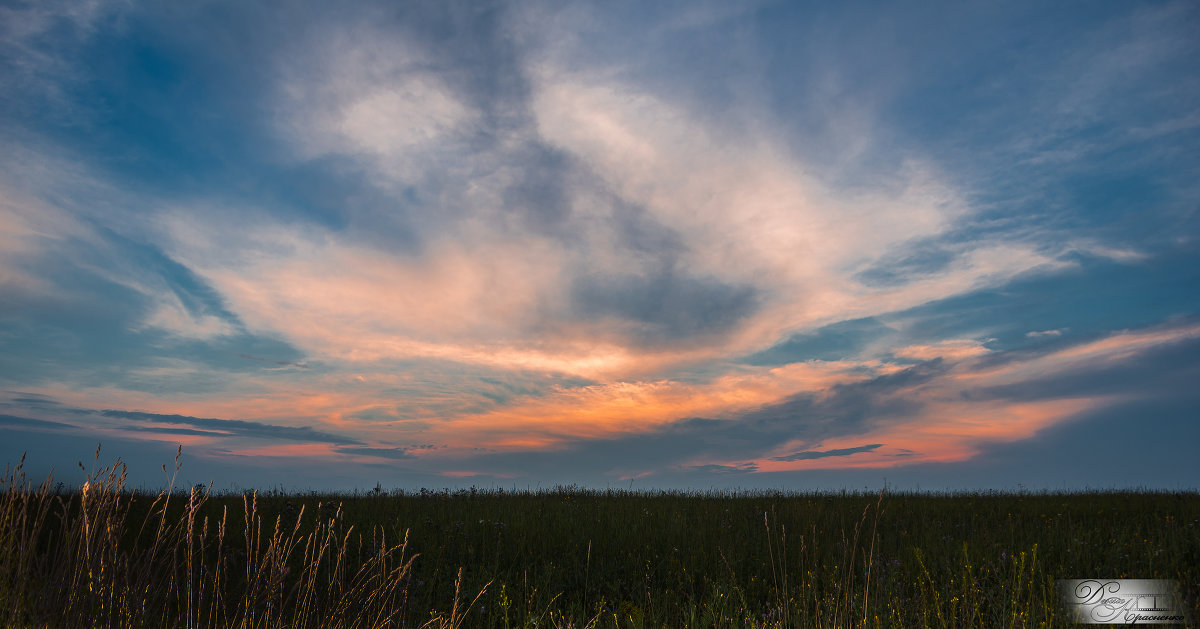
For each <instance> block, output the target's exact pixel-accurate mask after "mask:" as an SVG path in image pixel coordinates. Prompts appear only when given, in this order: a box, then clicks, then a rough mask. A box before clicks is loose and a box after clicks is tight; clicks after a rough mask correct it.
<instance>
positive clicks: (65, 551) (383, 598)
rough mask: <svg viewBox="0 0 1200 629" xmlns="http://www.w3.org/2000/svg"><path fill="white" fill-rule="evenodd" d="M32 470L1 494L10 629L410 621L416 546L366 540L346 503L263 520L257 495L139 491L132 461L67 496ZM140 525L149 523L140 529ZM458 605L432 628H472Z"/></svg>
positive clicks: (1, 590)
mask: <svg viewBox="0 0 1200 629" xmlns="http://www.w3.org/2000/svg"><path fill="white" fill-rule="evenodd" d="M98 457H99V450H97V458H98ZM178 461H179V459H178V456H177V457H176V471H178V469H179V468H178ZM24 462H25V459H24V457H22V459H21V462H20V463H18V464H17V465H16V466H9V467H8V468H7V469H6V470H5V475H4V477H3V479H2V483H3V493H0V622H3V624H4V626H8V627H24V626H38V627H40V626H49V627H187V628H191V627H385V626H399V625H401V624H402V622H403V618H402V615H403V613H404V612H405V609H406V604H407V600H408V590H409V584H410V583H411V571H412V565H413V560H414V559H415V558H416V555H410V554H409V552H408V540H407V536H406V535H404V536H399V537H397V536H391V537H389V535H388V533H387V529H386V528H385V527H383V526H378V527H374V528H373V529H371V530H370V531H369V532H368V533H366V534H363V533H360V532H358V531H356V530H355V527H353V526H351V525H348V524H347V523H346V522H345V519H344V517H343V514H342V509H341V506H340V505H339V504H336V503H330V502H319V503H317V505H316V508H315V509H313V511H312V512H311V513H306V506H304V505H302V506H300V507H298V508H296V509H295V511H294V512H292V513H290V514H282V513H281V514H277V515H276V516H275V517H274V518H273V519H272V518H269V517H267V518H265V517H264V514H263V513H262V512H261V510H260V507H259V500H258V495H257V493H252V494H248V495H245V496H242V497H241V498H240V500H231V499H226V500H224V501H223V502H224V504H220V505H216V504H209V498H210V496H209V491H208V490H207V489H205V488H203V487H193V488H191V490H190V491H187V492H175V491H172V488H171V487H168V488H167V489H165V490H163V491H162V492H159V493H158V494H156V495H146V494H143V493H139V492H134V491H128V490H127V489H126V487H125V481H126V472H127V470H126V467H125V465H124V464H122V463H120V462H117V463H115V464H113V465H111V466H109V467H104V468H100V469H99V470H98V471H95V472H92V473H90V474H88V476H87V480H86V482H84V483H83V484H82V485H81V486H80V488H79V490H78V491H77V492H76V491H72V492H69V493H64V492H61V491H55V490H53V489H52V483H53V479H52V478H47V479H46V480H45V481H43V482H42V483H41V484H40V485H38V486H36V487H35V486H33V485H32V483H31V482H30V481H29V479H27V478H26V476H25V472H24V470H23V466H24ZM81 467H82V465H81ZM165 469H166V468H165V466H164V471H165ZM85 471H86V470H85ZM230 503H233V504H232V505H231V504H230ZM239 503H240V504H239ZM231 506H232V507H234V508H233V509H231V508H230V507H231ZM238 507H240V509H238ZM239 510H240V514H239V513H237V511H239ZM134 514H143V515H142V517H141V519H140V520H131V516H133V515H134ZM460 584H461V581H460ZM451 604H452V608H451V612H450V614H449V615H448V616H447V615H440V614H432V615H431V617H430V618H428V619H427V620H426V622H425V623H423V624H424V625H425V626H436V627H458V626H460V625H461V623H462V616H463V612H462V609H460V602H459V600H458V595H456V596H455V598H454V600H453V601H452V603H451Z"/></svg>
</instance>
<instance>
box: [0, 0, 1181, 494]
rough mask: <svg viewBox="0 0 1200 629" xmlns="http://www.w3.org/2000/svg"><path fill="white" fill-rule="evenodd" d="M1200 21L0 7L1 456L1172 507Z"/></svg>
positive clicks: (478, 8) (849, 12) (372, 477)
mask: <svg viewBox="0 0 1200 629" xmlns="http://www.w3.org/2000/svg"><path fill="white" fill-rule="evenodd" d="M1197 31H1200V10H1198V9H1197V8H1196V7H1195V5H1194V4H1191V3H1185V2H1174V3H1173V2H1146V3H1124V2H1088V3H1083V2H1079V3H1076V2H1066V3H1055V4H1053V5H1048V4H1046V3H1034V2H1028V3H1019V2H1013V3H992V4H985V3H926V4H923V5H921V6H918V7H913V6H906V7H897V6H893V5H888V4H879V3H837V4H833V5H830V4H826V3H803V2H746V3H736V4H735V3H726V2H714V3H704V2H679V3H672V2H662V3H653V4H649V5H647V4H646V3H595V4H592V3H582V2H574V3H540V2H520V3H503V2H501V3H483V2H468V3H456V2H428V3H402V4H399V5H396V4H395V3H374V2H356V3H352V4H350V5H348V6H338V7H336V8H335V7H332V6H328V5H327V3H317V2H311V3H304V2H299V3H270V2H265V3H252V4H247V3H237V2H194V3H186V4H170V3H167V4H164V3H140V2H107V1H103V0H97V1H92V2H37V3H26V2H15V3H13V2H6V3H3V4H0V84H3V85H4V86H5V87H4V89H3V90H0V149H2V150H0V435H2V436H3V439H2V441H0V443H2V445H0V452H2V454H3V456H4V459H5V460H6V461H14V462H15V461H16V460H17V459H19V458H20V456H21V454H22V453H25V452H28V453H29V456H28V461H29V463H28V464H29V466H31V467H30V469H31V471H33V472H34V473H35V474H41V473H46V472H48V471H49V470H50V469H51V468H54V469H56V470H58V472H57V473H59V474H60V475H63V477H64V478H66V479H71V478H73V477H72V476H71V474H75V473H76V472H74V471H72V470H77V467H76V466H75V462H76V461H79V460H86V459H90V458H91V456H92V453H93V452H94V450H95V447H96V445H97V444H103V449H102V455H101V459H102V462H108V461H110V460H112V459H114V458H116V457H120V458H121V459H122V460H124V461H126V462H128V463H129V464H130V466H131V468H132V469H131V472H132V478H133V479H134V481H135V482H136V483H139V484H145V485H149V486H153V485H155V484H158V483H161V482H163V479H162V478H160V476H161V468H160V465H161V464H162V463H167V462H170V461H171V460H172V458H173V456H174V453H175V451H176V448H177V447H179V446H180V445H182V446H183V450H184V467H183V470H182V471H181V474H183V476H182V477H181V482H189V483H190V482H208V481H212V482H214V483H215V485H216V486H217V487H220V488H224V487H266V486H286V487H292V488H301V489H307V488H315V489H316V488H319V489H350V488H354V487H372V486H374V485H375V484H376V483H380V484H382V485H383V486H385V487H420V486H434V487H441V486H457V485H470V484H474V485H481V486H505V487H508V486H516V487H526V486H538V485H540V486H548V485H553V484H557V483H581V484H585V485H591V486H598V487H605V486H621V487H628V486H632V487H681V488H695V489H708V488H713V487H745V488H751V487H777V488H793V489H814V488H834V489H837V488H846V487H848V488H861V487H879V486H880V485H882V484H883V483H884V482H885V479H886V482H887V483H888V484H890V485H892V486H897V487H911V488H916V487H920V488H928V489H943V488H951V489H970V488H1016V487H1018V486H1023V487H1030V488H1039V487H1042V488H1050V489H1073V488H1085V487H1091V488H1100V487H1158V488H1177V487H1189V488H1194V487H1196V486H1197V472H1200V464H1197V463H1196V462H1195V461H1196V458H1195V457H1194V453H1193V452H1192V450H1194V445H1195V444H1196V443H1200V424H1198V422H1197V419H1198V417H1197V415H1198V413H1200V394H1198V393H1197V392H1196V387H1195V385H1194V383H1196V382H1200V290H1198V289H1200V247H1198V246H1197V237H1198V236H1200V218H1198V213H1197V209H1198V207H1200V185H1198V184H1197V182H1196V177H1195V174H1196V173H1197V172H1200V150H1198V148H1200V73H1197V72H1196V70H1195V59H1196V58H1197V55H1198V53H1200V40H1198V39H1197V38H1196V37H1195V35H1194V33H1195V32H1197Z"/></svg>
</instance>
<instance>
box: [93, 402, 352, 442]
mask: <svg viewBox="0 0 1200 629" xmlns="http://www.w3.org/2000/svg"><path fill="white" fill-rule="evenodd" d="M100 414H101V415H103V416H104V417H116V418H121V419H130V420H133V421H139V422H150V423H153V424H158V425H173V424H183V425H187V426H194V427H196V428H201V429H210V430H213V431H217V432H218V433H219V434H223V435H225V436H235V435H236V436H240V437H251V438H267V439H282V440H286V441H303V442H312V443H329V444H333V445H359V444H360V443H361V442H360V441H358V440H356V439H351V438H349V437H344V436H341V435H335V434H332V433H327V432H321V431H317V430H313V429H312V428H309V427H307V426H298V427H297V426H275V425H271V424H260V423H258V422H251V421H244V420H240V419H212V418H206V417H188V416H186V415H165V414H162V413H144V412H140V411H117V410H105V411H100ZM205 434H213V433H205Z"/></svg>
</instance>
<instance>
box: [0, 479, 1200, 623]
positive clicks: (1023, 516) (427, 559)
mask: <svg viewBox="0 0 1200 629" xmlns="http://www.w3.org/2000/svg"><path fill="white" fill-rule="evenodd" d="M120 469H121V468H119V467H118V468H116V469H115V470H114V469H110V470H107V471H106V473H107V474H108V476H107V478H110V479H112V480H111V481H110V482H109V483H108V485H103V484H101V485H95V484H93V485H92V486H91V488H90V490H89V494H90V497H85V496H83V495H82V494H81V493H80V492H78V491H73V492H70V493H64V494H63V495H55V493H54V492H53V491H51V490H50V489H49V486H50V485H49V481H47V483H44V484H43V485H42V486H41V487H40V488H32V487H29V486H28V485H25V489H21V488H20V487H21V486H22V485H21V483H22V482H24V481H22V480H20V479H19V478H18V476H17V475H15V474H13V473H11V472H10V474H9V482H8V489H7V490H6V491H5V492H4V494H3V500H4V502H3V504H0V540H2V541H3V546H0V605H2V607H0V614H3V615H5V617H6V618H7V619H8V623H7V624H9V625H14V624H15V625H49V626H77V625H78V624H79V622H80V621H83V624H93V625H104V626H170V625H175V626H255V627H258V626H333V625H337V624H340V625H342V626H380V625H385V624H390V625H391V626H409V627H418V626H423V625H426V624H429V625H431V626H443V627H444V626H464V627H504V628H506V629H510V628H512V627H571V626H573V627H577V628H582V627H587V626H592V627H850V626H886V627H903V626H915V627H925V626H932V627H959V626H985V627H1035V626H1063V625H1065V622H1066V621H1065V619H1064V618H1062V617H1061V616H1060V613H1059V611H1058V606H1057V603H1058V601H1057V594H1056V591H1055V589H1054V580H1055V579H1060V578H1062V579H1065V578H1162V579H1172V580H1175V581H1177V582H1178V583H1179V584H1180V585H1181V586H1183V588H1184V595H1185V599H1186V604H1187V607H1188V613H1190V614H1191V615H1192V618H1193V619H1195V618H1197V617H1200V616H1197V601H1198V600H1200V591H1198V584H1200V495H1197V494H1196V493H1156V492H1101V493H1077V494H1030V493H1021V494H999V493H992V494H954V495H933V494H928V493H896V492H889V493H884V494H877V495H864V494H836V495H835V494H787V493H768V492H757V493H676V492H668V493H653V492H626V491H590V490H584V489H579V488H575V487H560V488H556V489H553V490H549V491H539V492H505V491H500V490H492V491H478V490H464V491H455V492H447V491H442V492H428V491H423V492H418V493H407V494H405V493H402V492H392V494H391V495H387V494H386V493H384V492H369V493H367V494H355V495H316V494H282V493H272V492H269V493H266V494H259V495H257V496H253V497H247V496H242V495H237V496H228V495H218V496H209V497H207V498H206V497H205V496H204V495H203V494H202V493H198V492H191V493H190V494H177V495H174V496H171V495H169V494H159V495H155V496H151V495H144V494H136V493H130V492H127V491H123V485H122V483H121V482H120V473H119V471H120ZM100 489H103V490H104V492H100V491H99V490H100ZM39 492H40V493H39ZM98 494H99V495H103V496H105V499H104V500H105V501H107V502H105V501H99V500H98V499H97V495H98ZM39 495H41V496H42V499H41V500H42V502H39V499H38V498H37V497H38V496H39ZM89 500H90V501H92V502H91V510H90V511H88V510H87V509H84V506H85V505H87V504H88V501H89ZM39 509H40V511H39ZM85 512H86V513H85ZM39 513H40V514H41V515H38V514H39ZM87 514H90V515H87ZM39 518H40V519H39ZM89 518H92V519H91V520H89ZM206 519H207V524H205V520H206ZM222 521H224V523H225V524H224V529H223V532H219V528H220V527H219V523H220V522H222ZM88 522H90V524H88V526H84V525H83V523H88ZM143 523H149V525H148V526H147V527H144V528H143V527H142V524H143ZM89 526H90V527H93V529H96V528H97V527H98V529H99V530H102V531H104V533H103V535H99V536H97V534H95V533H94V531H93V532H92V533H87V532H86V531H85V529H87V528H88V527H89ZM139 531H140V533H139ZM247 531H249V535H248V534H247ZM406 534H407V545H405V544H404V543H403V540H404V539H405V535H406ZM87 535H92V541H91V542H88V543H90V544H92V545H93V546H94V548H91V547H89V546H88V543H81V541H80V540H82V539H83V538H85V537H87ZM105 536H107V537H105ZM98 538H103V539H99V541H97V539H98ZM64 542H67V543H64ZM153 548H157V549H158V550H157V551H155V553H151V552H150V550H151V549H153ZM322 548H323V549H324V550H321V549H322ZM64 549H73V550H70V552H68V551H66V550H64ZM88 553H92V555H90V556H89V554H88ZM80 566H83V567H80ZM134 568H136V570H134ZM147 572H148V573H150V574H155V575H157V576H156V577H155V578H154V579H151V580H147V579H144V578H139V577H137V576H136V575H137V574H141V573H147ZM477 595H478V596H477ZM143 599H145V600H153V601H158V602H153V603H149V604H147V603H145V602H141V603H138V601H142V600H143ZM44 600H48V601H55V603H54V604H53V605H45V604H39V603H38V601H44ZM138 605H141V606H142V607H141V608H139V607H138ZM55 614H58V615H55Z"/></svg>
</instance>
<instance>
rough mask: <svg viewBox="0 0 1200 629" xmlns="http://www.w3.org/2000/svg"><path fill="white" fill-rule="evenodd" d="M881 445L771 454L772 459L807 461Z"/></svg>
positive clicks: (870, 448) (867, 449) (871, 448)
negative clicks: (779, 454) (778, 454)
mask: <svg viewBox="0 0 1200 629" xmlns="http://www.w3.org/2000/svg"><path fill="white" fill-rule="evenodd" d="M880 447H883V444H882V443H870V444H867V445H865V446H857V447H854V448H835V449H833V450H804V451H802V452H793V453H792V454H785V455H783V456H773V457H771V460H772V461H809V460H812V459H823V458H825V457H830V456H850V455H851V454H858V453H859V452H870V451H872V450H874V449H876V448H880Z"/></svg>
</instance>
